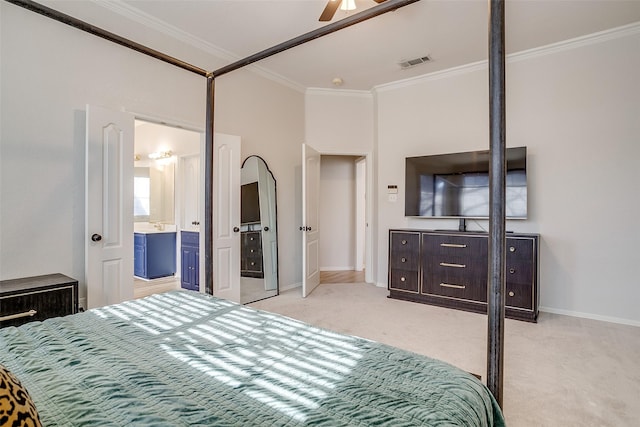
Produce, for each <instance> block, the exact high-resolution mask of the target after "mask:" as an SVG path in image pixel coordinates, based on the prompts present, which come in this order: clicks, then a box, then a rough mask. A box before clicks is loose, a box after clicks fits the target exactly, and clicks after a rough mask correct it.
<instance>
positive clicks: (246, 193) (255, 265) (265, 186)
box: [240, 156, 278, 304]
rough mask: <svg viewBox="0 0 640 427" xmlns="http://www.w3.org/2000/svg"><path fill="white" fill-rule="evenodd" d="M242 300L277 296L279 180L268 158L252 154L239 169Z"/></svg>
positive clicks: (251, 300)
mask: <svg viewBox="0 0 640 427" xmlns="http://www.w3.org/2000/svg"><path fill="white" fill-rule="evenodd" d="M240 183H241V187H240V188H241V191H240V291H241V294H240V302H242V303H243V304H246V303H249V302H253V301H258V300H261V299H264V298H268V297H272V296H275V295H278V234H277V224H276V222H277V221H276V180H275V178H274V177H273V174H272V173H271V171H270V170H269V167H268V166H267V164H266V163H265V161H264V160H263V159H262V158H261V157H259V156H249V157H247V158H246V159H245V161H244V162H243V163H242V169H241V172H240Z"/></svg>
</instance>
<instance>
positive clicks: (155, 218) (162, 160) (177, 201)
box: [133, 119, 203, 298]
mask: <svg viewBox="0 0 640 427" xmlns="http://www.w3.org/2000/svg"><path fill="white" fill-rule="evenodd" d="M202 141H203V136H202V133H201V132H198V131H193V130H188V129H184V128H182V127H178V126H170V125H167V124H164V123H157V122H153V121H146V120H139V119H136V121H135V136H134V153H135V154H134V159H133V161H134V298H140V297H143V296H147V295H151V294H155V293H160V292H165V291H168V290H172V289H179V288H180V287H181V285H182V283H181V282H182V279H183V276H185V275H184V274H183V271H182V267H183V265H182V256H181V255H182V232H183V231H187V232H190V233H198V231H199V223H200V218H199V216H200V210H201V206H202V205H203V204H202V200H201V199H202V196H203V194H202V193H203V191H202V190H201V189H202V185H201V182H200V180H201V176H202V173H201V171H200V169H201V162H200V155H201V151H202V143H203V142H202ZM198 240H199V239H197V238H196V241H198ZM195 262H198V261H197V260H196V261H195ZM192 268H193V267H192Z"/></svg>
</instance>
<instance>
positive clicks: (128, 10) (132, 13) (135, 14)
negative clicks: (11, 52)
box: [90, 0, 305, 92]
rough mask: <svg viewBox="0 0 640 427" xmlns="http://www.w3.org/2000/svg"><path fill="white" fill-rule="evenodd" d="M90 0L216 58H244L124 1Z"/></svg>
mask: <svg viewBox="0 0 640 427" xmlns="http://www.w3.org/2000/svg"><path fill="white" fill-rule="evenodd" d="M90 1H92V2H93V3H95V4H97V5H99V6H101V7H103V8H105V9H108V10H110V11H112V12H114V13H116V14H118V15H120V16H123V17H125V18H127V19H130V20H132V21H133V22H136V23H138V24H140V25H144V26H145V27H148V28H151V29H153V30H156V31H158V32H159V33H161V34H164V35H166V36H168V37H171V38H173V39H175V40H178V41H181V42H183V43H185V44H187V45H189V46H193V47H195V48H197V49H200V50H202V51H204V52H206V53H208V54H210V55H213V56H215V57H216V58H219V59H223V60H225V61H228V62H230V63H232V62H236V61H238V60H240V59H242V58H240V57H238V56H237V55H234V54H232V53H231V52H229V51H227V50H225V49H222V48H220V47H218V46H216V45H214V44H211V43H209V42H207V41H205V40H203V39H201V38H199V37H196V36H194V35H193V34H190V33H188V32H186V31H183V30H181V29H179V28H177V27H175V26H173V25H170V24H168V23H166V22H165V21H162V20H160V19H158V18H156V17H153V16H151V15H149V14H147V13H145V12H143V11H141V10H140V9H137V8H135V7H133V6H130V5H128V4H126V3H124V2H122V1H121V0H90ZM245 68H248V69H249V70H251V71H253V72H254V73H256V74H258V75H260V76H262V77H264V78H266V79H269V80H272V81H274V82H277V83H280V84H282V85H284V86H287V87H289V88H291V89H293V90H295V91H298V92H304V91H305V87H304V86H302V85H301V84H299V83H297V82H294V81H292V80H290V79H287V78H286V77H284V76H282V75H280V74H277V73H274V72H273V71H270V70H268V69H266V68H263V67H260V66H259V65H255V64H251V65H248V66H246V67H245Z"/></svg>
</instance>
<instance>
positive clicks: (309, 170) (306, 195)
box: [300, 144, 320, 297]
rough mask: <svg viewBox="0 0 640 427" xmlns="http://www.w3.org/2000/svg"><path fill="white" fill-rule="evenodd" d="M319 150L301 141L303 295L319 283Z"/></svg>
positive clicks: (307, 293)
mask: <svg viewBox="0 0 640 427" xmlns="http://www.w3.org/2000/svg"><path fill="white" fill-rule="evenodd" d="M319 195H320V153H318V152H317V151H316V150H314V149H313V148H311V147H309V146H308V145H306V144H302V226H301V227H300V230H301V231H302V296H303V297H306V296H307V295H309V294H310V293H311V292H312V291H313V290H314V289H315V288H316V286H318V285H319V284H320V267H319V265H320V262H319V259H318V257H319V253H320V251H319V244H318V243H319V242H318V239H319V236H320V233H319V231H320V230H319V223H320V221H319V214H318V210H319V207H320V206H319V205H320V202H319Z"/></svg>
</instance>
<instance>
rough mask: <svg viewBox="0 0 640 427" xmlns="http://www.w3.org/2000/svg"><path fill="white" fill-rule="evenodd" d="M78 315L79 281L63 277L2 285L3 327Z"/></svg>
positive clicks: (0, 321)
mask: <svg viewBox="0 0 640 427" xmlns="http://www.w3.org/2000/svg"><path fill="white" fill-rule="evenodd" d="M77 312H78V281H77V280H75V279H72V278H71V277H68V276H65V275H63V274H47V275H44V276H34V277H25V278H20V279H11V280H2V281H0V327H5V326H20V325H22V324H24V323H27V322H32V321H40V320H45V319H48V318H50V317H57V316H66V315H67V314H74V313H77Z"/></svg>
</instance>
